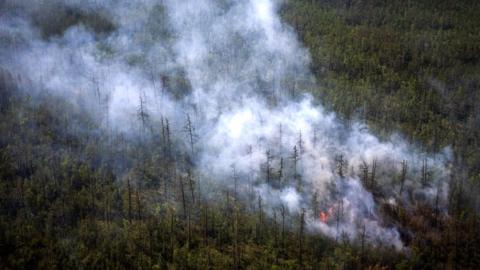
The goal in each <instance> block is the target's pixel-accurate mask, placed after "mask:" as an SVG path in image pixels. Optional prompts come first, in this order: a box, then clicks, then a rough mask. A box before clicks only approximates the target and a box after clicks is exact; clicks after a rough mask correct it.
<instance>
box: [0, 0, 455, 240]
mask: <svg viewBox="0 0 480 270" xmlns="http://www.w3.org/2000/svg"><path fill="white" fill-rule="evenodd" d="M278 7H279V3H277V2H275V1H273V0H250V1H234V0H195V1H193V0H185V1H175V0H165V1H153V0H138V1H127V0H125V1H123V0H115V1H114V0H111V1H94V0H90V1H80V0H64V1H53V0H52V1H38V2H34V3H31V1H13V0H12V1H9V0H7V1H5V2H4V3H3V4H1V6H0V12H1V17H0V20H1V22H0V37H1V43H0V46H1V51H0V57H1V58H0V61H1V65H2V67H3V68H4V69H7V70H9V72H11V73H14V74H21V76H23V78H24V79H22V80H21V81H19V82H18V84H19V85H20V86H21V87H22V88H23V89H24V91H26V92H28V93H29V94H30V95H32V96H36V95H40V94H44V93H45V92H48V93H49V94H52V95H56V96H61V97H63V98H66V99H68V100H69V101H70V102H71V103H72V104H75V105H76V106H79V107H83V108H87V109H88V110H89V111H91V112H92V115H93V116H94V117H95V118H96V119H97V120H98V121H99V122H101V123H102V124H103V128H105V129H107V130H110V131H111V132H123V133H126V134H129V135H130V136H132V137H135V136H137V135H138V133H139V130H141V129H142V127H141V123H140V122H141V121H139V118H138V111H139V108H140V107H141V108H142V110H145V111H146V112H148V116H149V119H150V121H151V125H152V126H153V125H154V124H155V123H158V122H160V121H161V120H160V119H165V118H166V119H170V121H171V125H172V129H173V131H174V132H173V133H174V134H183V133H182V132H183V130H184V127H185V123H186V122H187V121H191V126H192V127H193V130H194V136H192V137H191V138H190V139H192V141H189V138H187V137H188V136H181V135H178V137H179V138H178V140H179V143H180V144H182V145H183V147H184V148H185V151H186V152H190V154H191V156H192V158H193V159H194V164H195V166H196V168H197V171H198V175H199V176H198V177H199V178H202V177H205V178H209V179H215V181H216V182H217V183H218V184H219V185H225V186H228V187H232V186H233V179H234V178H235V179H238V187H235V188H236V190H238V193H239V196H242V195H243V196H245V197H248V196H251V193H254V194H256V196H257V198H258V197H260V198H261V200H262V201H263V202H264V204H265V205H266V206H267V207H266V208H267V211H269V212H270V213H272V212H273V211H276V209H279V208H280V207H282V206H283V207H285V208H286V209H287V210H288V211H289V212H290V213H291V214H293V215H295V214H299V213H301V212H302V211H306V212H305V213H306V216H307V222H308V225H309V226H308V227H309V228H310V229H311V230H316V231H321V232H323V233H325V234H327V235H329V236H331V237H333V238H339V237H343V236H347V237H349V238H351V239H354V238H356V237H358V235H359V233H361V232H364V234H365V235H366V237H367V239H369V240H370V241H371V242H373V243H375V242H381V243H388V244H392V245H394V246H396V247H398V248H400V247H401V246H402V243H401V240H400V236H399V232H398V231H397V229H396V228H395V227H394V225H393V224H385V223H384V222H382V219H381V217H380V214H379V211H378V203H379V201H378V200H376V199H375V198H374V196H373V195H372V194H371V193H370V192H369V191H368V190H367V189H365V188H364V184H365V183H363V184H362V180H361V175H362V173H365V172H367V174H366V175H367V176H369V177H373V176H372V173H373V174H375V177H376V181H377V182H376V185H377V188H378V189H381V190H382V191H383V192H384V193H385V194H386V198H387V199H385V200H386V201H387V203H389V204H396V203H400V202H401V203H406V204H408V203H412V202H413V201H416V200H422V201H426V202H429V201H433V200H434V198H435V197H436V196H437V194H438V195H439V196H440V197H441V198H443V196H444V194H445V193H446V192H447V189H448V187H447V185H446V181H445V178H446V177H447V176H448V168H447V167H446V164H447V157H448V151H447V150H445V151H444V152H445V153H442V154H440V155H436V158H432V157H430V156H428V155H426V154H425V153H420V152H418V151H417V150H416V149H415V148H414V147H412V146H410V145H408V144H407V143H406V142H405V141H404V140H402V139H401V138H400V137H399V136H394V137H392V138H390V139H389V140H387V141H381V140H380V139H379V138H377V137H376V136H374V135H373V134H372V133H370V132H369V130H368V128H367V127H366V126H365V125H364V124H362V123H353V124H345V123H342V122H341V121H339V120H338V119H337V118H336V116H335V114H333V113H331V112H327V111H325V110H324V109H323V108H322V107H321V106H320V105H318V104H316V103H315V102H314V101H313V100H312V98H311V97H309V96H308V95H306V94H302V93H305V92H306V91H305V90H308V89H310V88H313V87H317V86H316V83H315V81H314V79H313V76H312V74H311V73H310V72H309V70H308V65H309V55H308V52H307V51H306V50H305V49H304V48H303V47H302V46H301V45H300V44H299V43H298V41H297V39H296V36H295V34H294V32H293V31H292V29H291V28H290V27H289V26H287V25H285V24H283V23H282V22H281V21H280V19H279V17H278V15H277V14H276V11H277V8H278ZM55 18H57V19H55ZM58 18H60V19H58ZM187 119H189V120H187ZM192 142H193V144H192ZM190 148H192V149H190ZM404 160H406V161H408V173H407V174H406V179H405V181H404V183H400V182H399V178H400V174H401V170H402V163H401V162H402V161H404ZM423 164H427V165H428V166H424V165H423ZM427 170H428V173H427V172H426V171H427ZM232 171H233V172H234V173H232ZM422 173H423V174H422ZM233 174H235V176H233ZM421 175H428V178H429V179H430V181H429V182H428V183H427V184H425V183H423V184H422V183H420V182H421V181H420V179H421ZM424 180H425V179H424ZM400 189H402V190H404V192H401V191H400ZM314 198H317V200H318V205H319V213H316V211H314V210H313V209H311V208H312V207H311V201H312V200H313V199H314ZM380 203H381V202H380ZM319 215H322V216H319Z"/></svg>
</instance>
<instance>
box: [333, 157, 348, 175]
mask: <svg viewBox="0 0 480 270" xmlns="http://www.w3.org/2000/svg"><path fill="white" fill-rule="evenodd" d="M336 161H337V173H338V176H340V177H341V178H344V177H345V169H346V167H347V161H346V160H345V159H344V157H343V154H340V155H339V156H337V160H336Z"/></svg>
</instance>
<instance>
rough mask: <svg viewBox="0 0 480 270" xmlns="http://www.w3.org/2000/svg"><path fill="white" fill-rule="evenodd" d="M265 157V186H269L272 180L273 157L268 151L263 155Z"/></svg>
mask: <svg viewBox="0 0 480 270" xmlns="http://www.w3.org/2000/svg"><path fill="white" fill-rule="evenodd" d="M265 155H266V157H267V161H266V164H265V172H266V177H267V184H270V180H271V178H272V159H273V156H272V153H271V151H270V150H267V152H266V153H265Z"/></svg>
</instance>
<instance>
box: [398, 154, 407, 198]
mask: <svg viewBox="0 0 480 270" xmlns="http://www.w3.org/2000/svg"><path fill="white" fill-rule="evenodd" d="M406 180H407V161H406V160H403V161H402V172H401V174H400V191H399V195H400V196H401V195H402V192H403V188H404V187H405V181H406Z"/></svg>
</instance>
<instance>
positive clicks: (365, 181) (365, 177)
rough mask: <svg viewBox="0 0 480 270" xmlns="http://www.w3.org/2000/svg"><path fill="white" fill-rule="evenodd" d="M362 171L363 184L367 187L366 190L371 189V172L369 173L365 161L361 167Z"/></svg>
mask: <svg viewBox="0 0 480 270" xmlns="http://www.w3.org/2000/svg"><path fill="white" fill-rule="evenodd" d="M360 169H361V171H362V183H363V185H364V186H365V188H367V189H368V188H370V186H369V180H368V179H369V177H368V176H369V175H368V174H369V172H368V164H367V163H366V162H365V161H364V162H363V163H362V165H360Z"/></svg>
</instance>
